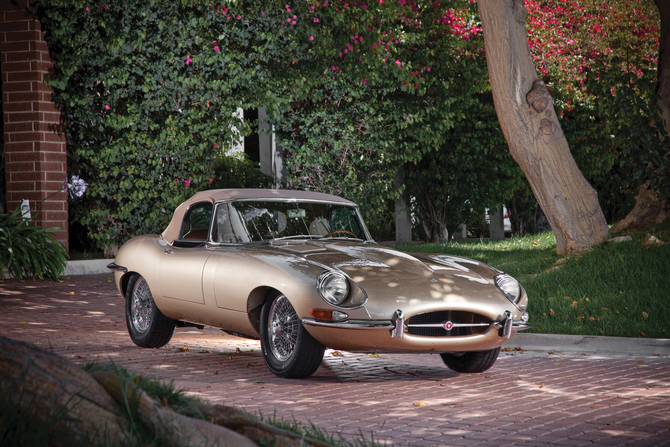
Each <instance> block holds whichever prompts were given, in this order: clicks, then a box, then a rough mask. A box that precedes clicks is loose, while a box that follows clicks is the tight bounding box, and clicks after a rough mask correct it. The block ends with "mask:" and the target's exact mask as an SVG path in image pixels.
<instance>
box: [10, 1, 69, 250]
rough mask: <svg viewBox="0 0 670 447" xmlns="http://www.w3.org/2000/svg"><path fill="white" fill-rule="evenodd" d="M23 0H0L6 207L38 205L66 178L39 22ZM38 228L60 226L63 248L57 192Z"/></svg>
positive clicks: (61, 200) (62, 202)
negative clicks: (26, 203) (24, 203)
mask: <svg viewBox="0 0 670 447" xmlns="http://www.w3.org/2000/svg"><path fill="white" fill-rule="evenodd" d="M27 5H28V1H27V0H19V1H17V2H12V1H10V0H1V1H0V55H1V56H2V59H1V62H2V65H1V67H0V68H1V71H2V100H3V112H4V113H3V120H4V131H5V173H6V176H5V182H6V185H7V208H8V210H9V211H12V210H14V209H15V208H16V207H17V206H18V204H19V202H20V201H21V200H22V199H28V200H30V205H31V206H32V205H34V204H36V203H38V202H39V201H40V200H43V199H45V198H47V197H48V196H50V195H51V194H53V193H54V192H56V191H58V190H59V189H61V188H62V184H63V181H64V180H65V179H66V177H67V155H66V145H65V136H64V135H63V134H62V126H61V125H60V111H59V110H58V109H57V108H56V107H55V106H54V104H53V102H52V101H51V93H52V92H51V89H50V88H49V87H47V86H46V85H45V84H44V82H43V80H44V78H45V76H47V73H48V70H49V68H50V67H51V60H50V58H49V49H48V48H47V44H46V42H45V41H44V37H43V33H42V30H41V27H40V23H39V22H38V21H37V20H36V19H35V17H34V16H33V15H32V14H31V13H30V12H29V11H28V10H27ZM38 211H40V213H39V215H38V216H37V217H36V219H34V221H35V223H36V224H37V225H41V226H42V227H62V228H63V230H60V231H56V232H55V234H56V237H57V239H58V240H60V241H61V242H63V243H64V244H65V246H66V247H68V233H67V229H68V208H67V194H66V193H65V192H61V193H59V194H57V195H55V196H54V197H51V198H50V199H49V200H48V201H46V202H44V203H42V204H41V205H40V206H39V207H38Z"/></svg>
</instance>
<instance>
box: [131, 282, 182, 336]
mask: <svg viewBox="0 0 670 447" xmlns="http://www.w3.org/2000/svg"><path fill="white" fill-rule="evenodd" d="M126 325H127V326H128V333H129V334H130V339H131V340H132V341H133V343H135V344H136V345H137V346H140V347H142V348H160V347H161V346H165V345H166V344H168V342H169V341H170V340H171V339H172V334H173V333H174V327H175V320H172V319H170V318H168V317H166V316H165V315H163V314H162V313H161V311H160V310H158V307H156V303H155V302H154V298H153V296H152V295H151V290H150V289H149V284H147V281H146V280H145V279H144V278H142V276H140V275H135V276H133V277H132V278H131V279H130V283H129V284H128V293H127V294H126Z"/></svg>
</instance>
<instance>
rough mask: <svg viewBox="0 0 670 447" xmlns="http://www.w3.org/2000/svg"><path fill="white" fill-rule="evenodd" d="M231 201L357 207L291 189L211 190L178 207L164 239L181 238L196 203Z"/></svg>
mask: <svg viewBox="0 0 670 447" xmlns="http://www.w3.org/2000/svg"><path fill="white" fill-rule="evenodd" d="M231 199H295V200H323V201H325V202H339V203H346V204H350V205H355V203H354V202H351V201H349V200H346V199H343V198H342V197H338V196H334V195H331V194H323V193H320V192H311V191H293V190H290V189H210V190H206V191H200V192H197V193H195V194H194V195H193V197H191V198H190V199H188V200H187V201H185V202H184V203H182V204H181V205H179V206H178V207H177V209H176V210H175V212H174V214H173V215H172V220H171V221H170V225H168V226H167V228H166V229H165V231H163V234H162V236H163V238H164V239H165V240H166V241H167V242H168V243H170V244H171V243H172V242H174V240H175V239H177V238H178V237H179V230H180V228H181V222H182V220H183V219H184V214H186V211H187V210H188V209H189V208H190V207H191V205H193V204H194V203H199V202H210V203H216V202H221V201H223V200H231Z"/></svg>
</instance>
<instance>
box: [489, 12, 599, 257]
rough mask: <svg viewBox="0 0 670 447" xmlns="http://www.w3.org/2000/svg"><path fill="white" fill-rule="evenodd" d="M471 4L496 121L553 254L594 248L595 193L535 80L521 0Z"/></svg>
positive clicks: (596, 223)
mask: <svg viewBox="0 0 670 447" xmlns="http://www.w3.org/2000/svg"><path fill="white" fill-rule="evenodd" d="M477 4H478V7H479V13H480V16H481V21H482V28H483V30H484V43H485V45H486V62H487V65H488V70H489V77H490V79H491V88H492V91H493V101H494V104H495V108H496V113H497V115H498V121H499V122H500V127H501V128H502V131H503V134H504V135H505V139H506V140H507V144H508V145H509V148H510V153H511V154H512V157H513V158H514V160H516V162H517V163H519V166H520V167H521V169H522V170H523V172H524V174H525V175H526V178H527V179H528V182H529V183H530V186H531V188H532V190H533V193H534V194H535V198H536V199H537V201H538V202H539V204H540V206H541V207H542V211H544V214H545V216H546V217H547V220H548V221H549V223H550V225H551V228H552V230H553V231H554V234H555V235H556V251H557V252H558V253H570V252H573V251H577V250H581V249H585V248H588V247H590V246H592V245H596V244H599V243H600V242H602V240H603V239H604V238H605V237H606V236H607V231H608V230H607V223H606V222H605V217H604V216H603V213H602V210H601V209H600V205H599V204H598V195H597V193H596V191H595V190H594V189H593V188H592V187H591V185H589V183H588V182H587V181H586V179H585V178H584V176H583V175H582V173H581V172H580V171H579V168H578V167H577V164H576V163H575V161H574V159H573V158H572V154H571V153H570V149H569V147H568V142H567V140H566V139H565V136H564V135H563V131H562V130H561V126H560V123H559V121H558V118H557V116H556V112H555V111H554V108H553V106H552V100H551V95H550V94H549V91H548V90H547V87H546V86H545V85H544V82H542V81H541V80H540V79H539V78H538V76H537V71H536V70H535V66H534V65H533V61H532V58H531V55H530V48H529V47H528V38H527V34H526V28H525V21H526V15H527V12H526V7H525V6H524V2H523V0H479V1H478V3H477Z"/></svg>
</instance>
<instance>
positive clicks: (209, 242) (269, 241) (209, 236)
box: [207, 197, 374, 247]
mask: <svg viewBox="0 0 670 447" xmlns="http://www.w3.org/2000/svg"><path fill="white" fill-rule="evenodd" d="M231 202H278V203H320V204H329V205H335V206H341V207H345V208H351V209H353V210H354V211H355V212H356V217H358V221H359V224H360V226H361V230H363V233H364V235H365V239H358V238H356V239H354V238H346V239H345V238H338V237H329V238H325V239H328V240H332V241H340V242H341V241H351V242H361V243H369V242H374V240H373V239H372V237H371V236H370V232H369V231H368V227H367V225H365V221H364V220H363V215H362V214H361V211H360V209H359V208H358V205H356V204H353V205H351V204H349V203H343V202H335V201H331V200H316V199H277V198H267V199H266V198H260V197H259V198H248V199H247V198H245V199H227V200H221V201H219V202H216V203H214V208H213V209H212V220H211V222H210V226H209V233H208V234H207V245H210V246H217V247H218V246H237V247H239V246H253V245H264V244H269V245H272V242H273V241H281V242H284V241H302V240H303V239H301V238H299V237H293V238H291V239H282V238H281V237H279V238H272V239H267V240H264V241H252V242H214V239H213V233H214V220H215V218H216V217H215V216H216V213H217V212H218V209H219V206H221V205H227V204H229V203H231ZM304 236H305V238H304V240H312V241H315V240H316V241H320V240H324V238H323V237H312V236H314V235H304Z"/></svg>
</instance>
